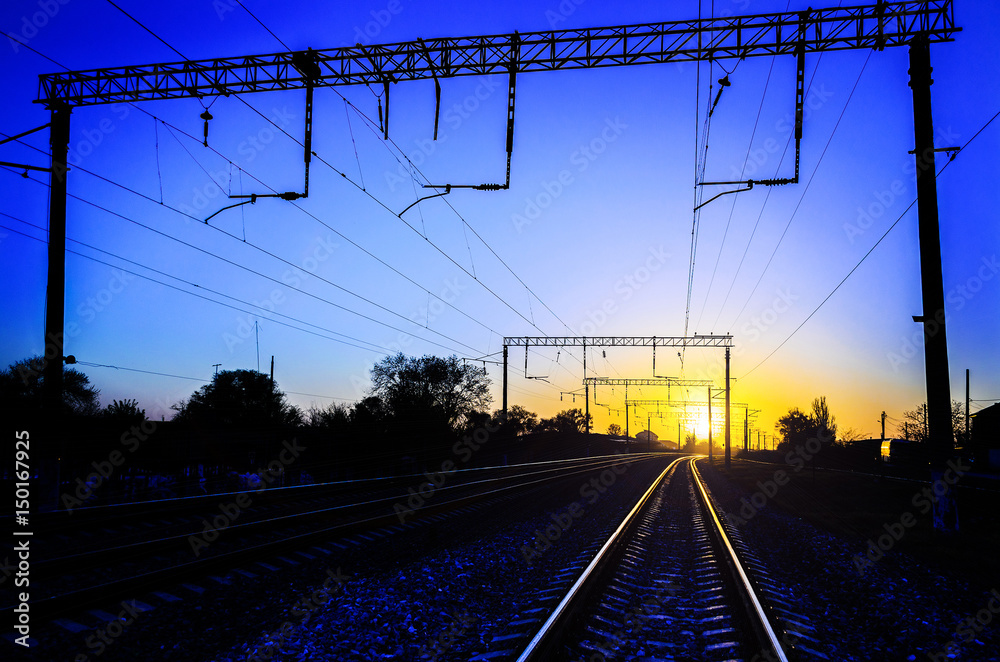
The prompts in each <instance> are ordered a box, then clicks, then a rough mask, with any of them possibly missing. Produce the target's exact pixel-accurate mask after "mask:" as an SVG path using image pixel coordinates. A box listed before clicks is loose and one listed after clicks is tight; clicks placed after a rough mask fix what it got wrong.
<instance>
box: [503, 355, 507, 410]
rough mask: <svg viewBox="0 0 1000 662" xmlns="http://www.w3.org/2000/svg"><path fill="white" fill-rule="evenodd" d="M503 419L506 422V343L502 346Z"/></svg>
mask: <svg viewBox="0 0 1000 662" xmlns="http://www.w3.org/2000/svg"><path fill="white" fill-rule="evenodd" d="M503 421H504V422H505V423H506V422H507V345H504V346H503Z"/></svg>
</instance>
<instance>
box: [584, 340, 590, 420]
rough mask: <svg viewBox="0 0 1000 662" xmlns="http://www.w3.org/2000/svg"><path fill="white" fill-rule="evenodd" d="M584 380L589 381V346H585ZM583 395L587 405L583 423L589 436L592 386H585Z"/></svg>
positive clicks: (585, 405)
mask: <svg viewBox="0 0 1000 662" xmlns="http://www.w3.org/2000/svg"><path fill="white" fill-rule="evenodd" d="M583 379H584V381H586V379H587V345H586V344H585V345H584V346H583ZM583 395H584V396H585V399H586V403H585V404H584V406H583V422H584V424H585V425H586V426H587V434H590V384H586V385H585V386H584V391H583Z"/></svg>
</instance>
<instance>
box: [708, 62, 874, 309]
mask: <svg viewBox="0 0 1000 662" xmlns="http://www.w3.org/2000/svg"><path fill="white" fill-rule="evenodd" d="M872 53H874V51H869V52H868V56H867V57H866V58H865V62H864V64H863V65H861V71H860V72H859V73H858V77H857V80H855V81H854V86H853V87H852V88H851V92H850V94H848V95H847V101H846V102H844V107H843V108H842V109H841V111H840V116H839V117H837V122H836V124H834V127H833V131H831V132H830V137H829V138H827V141H826V145H824V147H823V151H822V152H821V153H820V155H819V160H818V161H817V162H816V167H814V168H813V171H812V173H811V174H810V175H809V180H808V181H807V182H806V185H805V187H804V188H803V189H802V194H801V195H800V196H799V199H798V202H796V203H795V208H794V209H793V210H792V214H791V216H789V218H788V223H786V224H785V229H784V230H783V231H782V233H781V236H780V237H778V243H777V244H775V246H774V250H772V251H771V256H770V257H769V258H768V259H767V263H766V264H765V265H764V269H763V270H762V271H761V273H760V276H759V277H758V278H757V282H756V283H755V284H754V286H753V289H751V290H750V294H749V295H748V296H747V298H746V301H744V302H743V306H742V307H741V308H740V312H738V313H737V314H736V317H735V318H734V319H733V321H732V323H731V324H730V325H729V327H728V328H732V327H733V326H735V325H736V322H737V321H739V319H740V315H742V314H743V311H744V310H746V308H747V306H748V305H749V304H750V300H751V299H752V298H753V295H754V293H755V292H756V291H757V288H758V287H760V284H761V282H762V281H763V280H764V275H765V274H766V273H767V270H768V268H769V267H770V266H771V263H772V262H773V261H774V256H775V255H776V254H777V252H778V248H780V247H781V242H782V241H783V240H784V238H785V235H787V234H788V228H790V227H791V225H792V221H794V220H795V217H796V215H797V214H798V212H799V209H800V208H801V207H802V202H803V200H805V197H806V194H807V193H808V192H809V188H810V187H811V186H812V183H813V180H815V178H816V173H818V172H819V168H820V166H821V165H822V164H823V158H824V157H825V156H826V153H827V150H829V149H830V144H831V143H832V142H833V138H834V136H836V135H837V129H839V128H840V123H841V122H842V121H843V119H844V115H845V114H846V113H847V109H848V107H849V106H850V105H851V99H853V98H854V93H855V92H856V91H857V89H858V85H859V84H860V83H861V77H862V76H863V75H864V73H865V69H866V68H867V67H868V62H870V61H871V57H872Z"/></svg>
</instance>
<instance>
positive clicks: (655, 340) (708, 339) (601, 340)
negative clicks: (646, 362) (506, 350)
mask: <svg viewBox="0 0 1000 662" xmlns="http://www.w3.org/2000/svg"><path fill="white" fill-rule="evenodd" d="M503 344H504V345H507V346H508V347H531V346H535V347H732V346H733V337H732V336H731V335H725V336H594V337H591V336H522V337H504V339H503Z"/></svg>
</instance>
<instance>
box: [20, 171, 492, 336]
mask: <svg viewBox="0 0 1000 662" xmlns="http://www.w3.org/2000/svg"><path fill="white" fill-rule="evenodd" d="M5 170H7V172H12V173H13V171H11V170H9V169H5ZM13 174H17V173H13ZM18 176H20V175H18ZM29 179H31V181H33V182H35V183H37V184H41V185H42V186H46V187H47V186H48V185H47V184H45V183H44V182H40V181H38V180H36V179H32V178H29ZM67 197H69V198H73V199H74V200H79V201H80V202H82V203H84V204H87V205H90V206H92V207H95V208H97V209H100V210H101V211H104V212H106V213H108V214H111V215H112V216H116V217H118V218H121V219H122V220H125V221H128V222H129V223H133V224H135V225H138V226H139V227H142V228H145V229H147V230H149V231H151V232H154V233H156V234H158V235H161V236H163V237H166V238H167V239H170V240H172V241H175V242H177V243H180V244H183V245H185V246H188V247H189V248H193V249H194V250H196V251H198V252H201V253H204V254H206V255H209V256H211V257H214V258H216V259H218V260H222V261H223V262H226V263H228V264H231V265H233V266H235V267H237V268H239V269H242V270H244V271H247V272H249V273H252V274H254V275H257V276H260V277H261V278H265V279H267V280H269V281H272V282H274V283H277V284H278V285H282V286H285V287H288V288H289V289H292V290H295V291H297V292H300V293H302V294H305V295H306V296H309V297H312V298H314V299H316V300H318V301H321V302H323V303H326V304H327V305H330V306H333V307H334V308H338V309H340V310H343V311H345V312H349V313H351V314H352V315H356V316H358V317H361V318H363V319H366V320H368V321H370V322H374V323H376V324H379V325H381V326H385V327H387V328H389V329H392V330H394V331H398V332H400V333H403V334H406V335H411V336H413V337H414V338H417V339H418V340H422V341H424V342H426V343H429V344H431V345H436V346H437V347H441V348H443V349H447V350H448V351H454V349H453V348H451V347H447V346H446V345H442V344H441V343H438V342H435V341H433V340H428V339H427V338H423V337H421V336H417V335H415V334H413V333H408V332H406V331H404V330H403V329H400V328H398V327H396V326H393V325H391V324H388V323H387V322H382V321H380V320H377V319H375V318H373V317H370V316H368V315H365V314H364V313H359V312H357V311H355V310H352V309H350V308H347V307H346V306H342V305H340V304H337V303H334V302H332V301H330V300H328V299H324V298H323V297H321V296H319V295H316V294H312V293H311V292H307V291H305V290H303V289H300V288H297V287H293V286H291V285H289V284H287V283H284V282H283V281H280V280H278V279H277V278H272V277H271V276H268V275H266V274H264V273H261V272H259V271H256V270H254V269H251V268H249V267H246V266H244V265H242V264H239V263H238V262H235V261H233V260H230V259H228V258H225V257H222V256H221V255H218V254H216V253H213V252H211V251H208V250H206V249H203V248H200V247H198V246H195V245H194V244H191V243H189V242H186V241H184V240H182V239H178V238H177V237H174V236H172V235H169V234H167V233H165V232H162V231H160V230H157V229H155V228H153V227H151V226H148V225H145V224H143V223H140V222H139V221H136V220H135V219H132V218H129V217H127V216H125V215H123V214H119V213H118V212H115V211H112V210H111V209H108V208H107V207H103V206H101V205H99V204H97V203H95V202H91V201H90V200H86V199H84V198H81V197H80V196H77V195H74V194H72V193H70V194H67ZM408 321H409V320H408ZM411 323H412V322H411ZM435 333H437V332H435ZM439 335H442V337H446V336H443V334H439ZM453 342H458V341H453ZM458 344H459V345H463V346H465V347H468V348H469V349H471V350H473V351H474V352H476V351H477V350H476V349H475V348H474V347H471V346H469V345H465V343H462V342H458ZM480 353H481V352H480Z"/></svg>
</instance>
